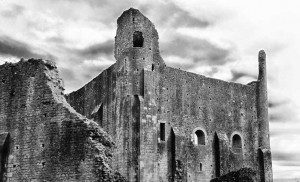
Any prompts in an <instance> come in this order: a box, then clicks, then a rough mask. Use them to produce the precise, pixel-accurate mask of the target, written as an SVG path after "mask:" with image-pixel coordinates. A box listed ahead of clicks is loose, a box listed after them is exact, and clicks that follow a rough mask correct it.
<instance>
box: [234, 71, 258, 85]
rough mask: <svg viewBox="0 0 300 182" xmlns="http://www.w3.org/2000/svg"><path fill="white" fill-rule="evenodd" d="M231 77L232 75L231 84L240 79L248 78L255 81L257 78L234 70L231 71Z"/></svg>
mask: <svg viewBox="0 0 300 182" xmlns="http://www.w3.org/2000/svg"><path fill="white" fill-rule="evenodd" d="M231 75H232V78H231V79H230V81H231V82H235V81H237V80H238V79H240V78H242V77H250V78H253V79H257V77H256V76H255V75H252V74H249V73H245V72H241V71H236V70H231Z"/></svg>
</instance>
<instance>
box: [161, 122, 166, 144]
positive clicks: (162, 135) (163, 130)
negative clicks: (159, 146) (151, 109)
mask: <svg viewBox="0 0 300 182" xmlns="http://www.w3.org/2000/svg"><path fill="white" fill-rule="evenodd" d="M165 127H166V125H165V123H160V140H161V141H165V131H166V129H165Z"/></svg>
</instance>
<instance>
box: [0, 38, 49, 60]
mask: <svg viewBox="0 0 300 182" xmlns="http://www.w3.org/2000/svg"><path fill="white" fill-rule="evenodd" d="M0 54H1V55H6V56H7V55H8V56H14V57H18V58H22V57H23V58H43V59H51V60H54V59H55V57H54V56H52V55H50V54H45V55H41V54H37V53H35V52H34V51H33V50H32V48H31V46H29V45H28V44H26V43H23V42H20V41H17V40H14V39H12V38H10V37H7V36H2V37H0Z"/></svg>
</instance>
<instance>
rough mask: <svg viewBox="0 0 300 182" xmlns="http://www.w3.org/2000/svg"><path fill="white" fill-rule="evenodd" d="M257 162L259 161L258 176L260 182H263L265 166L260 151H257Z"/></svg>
mask: <svg viewBox="0 0 300 182" xmlns="http://www.w3.org/2000/svg"><path fill="white" fill-rule="evenodd" d="M258 161H259V175H260V181H261V182H265V165H264V154H263V152H262V151H261V149H258Z"/></svg>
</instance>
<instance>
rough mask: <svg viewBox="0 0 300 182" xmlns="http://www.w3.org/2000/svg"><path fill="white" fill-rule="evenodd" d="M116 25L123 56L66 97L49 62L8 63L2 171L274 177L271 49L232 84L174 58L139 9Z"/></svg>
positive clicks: (105, 177) (4, 175) (74, 176)
mask: <svg viewBox="0 0 300 182" xmlns="http://www.w3.org/2000/svg"><path fill="white" fill-rule="evenodd" d="M117 23H118V28H117V34H116V37H115V49H114V56H115V59H116V62H115V64H113V65H111V66H110V67H109V68H108V69H106V70H104V71H103V72H102V73H100V74H99V75H98V76H97V77H95V78H94V79H93V80H92V81H90V82H89V83H87V84H86V85H85V86H83V87H82V88H81V89H79V90H77V91H74V92H72V93H70V94H68V95H66V96H65V97H64V95H63V94H62V85H61V80H60V79H59V78H58V77H57V71H56V67H55V66H54V65H53V64H51V63H49V62H47V61H46V62H45V61H42V60H32V59H31V60H28V61H21V62H20V63H18V64H5V65H3V66H0V81H1V80H2V82H1V83H0V86H1V87H0V96H1V97H0V101H1V102H0V106H1V107H0V154H1V155H0V159H1V166H0V167H1V168H0V169H1V173H0V175H1V176H0V177H1V179H7V180H9V181H22V180H36V181H42V180H46V181H47V180H48V181H64V180H65V181H66V180H67V181H127V180H128V181H141V182H156V181H157V182H158V181H165V182H167V181H189V182H190V181H191V182H196V181H197V182H198V181H203V182H209V181H211V180H212V179H214V178H215V179H214V180H212V181H218V180H221V179H227V180H229V181H230V179H231V178H230V177H232V176H234V175H239V176H242V177H243V176H244V177H245V176H246V177H247V180H248V181H256V182H272V181H273V179H272V162H271V151H270V143H269V141H270V139H269V121H268V99H267V76H266V55H265V53H264V51H260V52H259V55H258V61H259V75H258V80H257V81H253V82H251V83H249V84H247V85H242V84H237V83H232V82H225V81H222V80H218V79H213V78H208V77H205V76H202V75H198V74H194V73H190V72H186V71H183V70H179V69H175V68H172V67H168V66H166V64H165V63H164V61H163V59H162V58H161V56H160V52H159V44H158V33H157V31H156V29H155V27H154V25H153V24H152V22H151V21H150V20H149V19H148V18H146V17H145V16H144V15H143V14H141V13H140V11H139V10H136V9H132V8H130V9H129V10H127V11H125V12H123V14H122V15H121V16H120V17H119V18H118V20H117ZM28 70H30V71H28ZM65 98H66V99H65ZM75 110H76V111H75ZM77 112H78V113H77ZM79 113H80V114H79ZM103 130H104V131H103ZM24 156H25V157H24ZM235 179H237V178H236V177H235ZM245 179H246V178H245ZM245 179H244V178H243V180H245Z"/></svg>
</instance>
